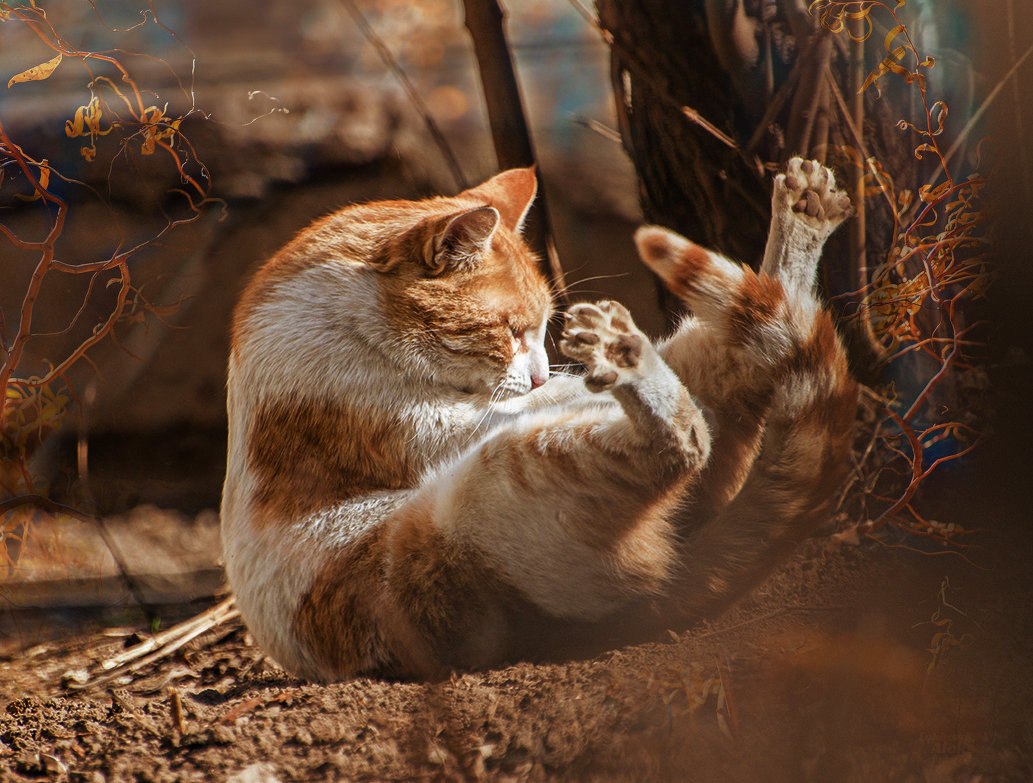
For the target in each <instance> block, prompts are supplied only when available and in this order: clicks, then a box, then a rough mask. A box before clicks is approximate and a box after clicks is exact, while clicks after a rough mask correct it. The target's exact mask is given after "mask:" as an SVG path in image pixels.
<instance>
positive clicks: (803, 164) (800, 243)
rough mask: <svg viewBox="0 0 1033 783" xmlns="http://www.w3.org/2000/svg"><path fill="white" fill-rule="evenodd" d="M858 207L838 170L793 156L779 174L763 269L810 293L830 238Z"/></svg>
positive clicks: (787, 283) (786, 284)
mask: <svg viewBox="0 0 1033 783" xmlns="http://www.w3.org/2000/svg"><path fill="white" fill-rule="evenodd" d="M852 211H853V210H852V209H851V206H850V198H849V197H848V196H847V194H846V193H844V192H843V191H842V190H839V189H838V188H837V187H836V177H835V175H833V173H832V172H831V171H830V170H829V169H828V168H826V167H825V166H823V165H821V164H820V163H818V162H817V161H814V160H804V159H803V158H792V159H791V160H790V161H789V163H788V164H786V170H785V173H784V174H779V175H778V176H777V177H775V187H774V192H773V193H772V197H771V229H770V231H769V233H768V243H767V247H766V248H765V250H764V262H763V263H762V264H761V268H760V269H761V272H763V273H765V274H767V275H770V276H772V277H777V278H779V279H780V280H781V281H782V282H783V283H784V284H785V286H786V288H787V289H788V290H789V291H791V292H792V291H800V292H803V293H809V292H810V291H811V289H812V287H813V285H814V279H815V275H816V270H817V268H818V260H819V258H820V257H821V248H822V246H823V245H824V244H825V240H826V239H828V237H829V235H830V234H831V233H832V232H833V231H835V230H836V228H837V227H838V226H839V224H840V223H842V222H843V221H844V220H846V219H847V218H848V217H849V216H850V214H851V212H852Z"/></svg>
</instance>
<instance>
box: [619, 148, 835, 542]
mask: <svg viewBox="0 0 1033 783" xmlns="http://www.w3.org/2000/svg"><path fill="white" fill-rule="evenodd" d="M849 212H850V203H849V199H848V198H847V197H846V195H845V194H844V193H843V192H842V191H839V190H837V189H836V183H835V177H834V176H833V175H832V172H831V171H829V170H828V169H826V168H825V167H824V166H821V165H820V164H818V163H816V162H814V161H804V160H801V159H800V158H794V159H793V160H791V161H790V162H789V164H788V166H787V169H786V172H785V173H784V174H780V175H778V176H777V177H776V178H775V184H774V188H773V195H772V216H771V227H770V233H769V237H768V245H767V250H766V253H765V259H764V262H763V264H762V267H761V272H760V274H756V273H754V272H753V271H752V270H750V269H749V268H748V267H746V266H744V265H741V264H738V263H735V262H733V261H731V260H729V259H727V258H725V257H723V256H722V255H720V254H719V253H715V252H713V251H711V250H707V249H706V248H703V247H701V246H699V245H696V244H695V243H693V242H691V241H689V240H688V239H685V238H684V237H681V236H679V235H678V234H675V233H674V232H672V231H669V230H667V229H664V228H660V227H657V226H645V227H643V228H641V229H639V231H638V232H637V233H636V237H635V239H636V244H637V245H638V249H639V253H640V255H641V256H642V259H643V260H644V261H645V262H646V264H647V265H648V266H650V267H651V268H652V269H653V270H654V271H655V272H656V273H657V274H658V275H659V276H660V277H661V279H663V280H664V282H665V283H666V285H667V286H668V288H670V289H671V291H672V292H674V293H675V294H677V295H678V296H679V297H680V298H682V299H683V300H684V301H685V302H686V304H687V305H688V306H689V308H690V309H691V311H692V315H690V316H687V317H686V318H685V319H684V320H683V322H682V324H681V325H680V327H679V329H678V330H677V332H676V333H675V334H674V335H673V336H672V337H670V338H669V339H668V340H666V341H664V342H663V343H661V344H660V346H659V350H660V352H661V353H662V355H663V356H664V358H665V360H666V361H667V362H668V364H669V365H670V366H671V367H672V368H673V369H674V370H675V372H676V373H677V374H678V376H679V377H680V378H681V379H682V380H683V381H684V383H685V385H686V386H687V387H688V388H689V389H691V390H692V393H693V394H694V395H696V397H697V398H698V399H699V400H700V402H701V403H702V404H703V405H704V406H706V407H707V409H708V412H709V414H710V421H711V423H712V425H713V429H714V436H715V438H714V444H713V449H712V457H711V463H710V464H709V465H708V467H707V469H706V473H705V475H704V477H703V478H702V479H701V482H700V485H701V489H700V492H699V493H698V495H697V503H696V512H697V513H696V521H698V522H701V521H703V520H704V519H705V518H706V517H707V516H708V515H709V514H710V513H711V512H712V511H714V510H716V509H719V508H720V507H721V506H723V505H724V504H725V503H727V502H728V501H730V500H731V499H732V498H733V497H734V496H735V493H736V492H737V491H738V489H739V487H740V486H741V484H742V481H743V480H745V477H746V474H747V472H748V470H749V468H750V466H751V465H752V462H753V459H754V458H755V456H756V453H757V449H758V448H759V444H760V435H761V432H762V428H763V423H764V420H765V417H766V416H767V411H768V408H769V406H770V404H771V400H772V395H773V393H774V391H775V387H776V380H777V378H778V368H779V367H781V366H782V365H784V363H785V362H786V360H787V357H788V356H790V355H791V353H792V352H793V350H794V349H795V347H796V346H799V345H801V344H803V343H804V342H805V341H806V340H807V339H808V336H809V334H810V329H811V326H812V323H813V319H814V316H815V313H817V312H818V310H820V305H819V303H818V302H817V300H816V299H815V297H814V293H813V289H814V280H815V277H816V272H817V267H818V262H819V260H820V257H821V250H822V247H823V245H824V242H825V240H826V239H827V238H828V236H829V235H830V234H831V233H832V232H833V231H834V230H835V228H836V227H837V226H838V225H839V224H840V223H841V222H842V221H843V220H844V219H845V217H846V216H847V215H848V214H849Z"/></svg>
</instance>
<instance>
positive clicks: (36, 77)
mask: <svg viewBox="0 0 1033 783" xmlns="http://www.w3.org/2000/svg"><path fill="white" fill-rule="evenodd" d="M63 58H64V55H63V54H60V53H58V55H57V57H54V58H52V59H50V60H47V61H46V62H45V63H40V64H39V65H36V66H33V67H32V68H29V70H27V71H22V72H21V73H19V74H17V75H16V76H12V77H11V80H10V81H9V82H7V89H11V85H12V84H18V83H19V82H38V81H42V80H43V79H47V78H49V77H50V74H52V73H53V72H54V70H55V69H56V68H57V66H59V65H60V64H61V60H62V59H63Z"/></svg>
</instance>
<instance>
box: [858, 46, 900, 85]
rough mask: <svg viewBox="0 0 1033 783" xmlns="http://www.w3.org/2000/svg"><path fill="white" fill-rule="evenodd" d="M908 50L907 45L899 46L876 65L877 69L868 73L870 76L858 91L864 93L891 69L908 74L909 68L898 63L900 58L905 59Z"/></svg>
mask: <svg viewBox="0 0 1033 783" xmlns="http://www.w3.org/2000/svg"><path fill="white" fill-rule="evenodd" d="M906 52H907V47H904V46H898V47H897V48H896V49H894V50H893V51H892V52H890V53H889V55H888V56H887V57H886V59H885V60H883V61H882V62H881V63H879V64H878V66H876V68H875V70H874V71H872V72H871V73H870V74H868V78H867V79H865V80H864V84H862V85H861V89H860V90H858V91H857V92H858V93H862V92H864V91H865V90H867V89H868V88H869V87H871V86H872V85H873V84H874V83H875V82H877V81H878V80H879V77H881V76H884V75H886V73H888V72H889V71H893V72H894V73H898V74H901V75H903V74H906V73H908V70H907V69H906V68H904V67H903V66H901V65H898V63H899V62H900V60H902V59H903V57H904V54H905V53H906Z"/></svg>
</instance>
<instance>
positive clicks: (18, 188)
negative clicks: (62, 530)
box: [0, 0, 213, 567]
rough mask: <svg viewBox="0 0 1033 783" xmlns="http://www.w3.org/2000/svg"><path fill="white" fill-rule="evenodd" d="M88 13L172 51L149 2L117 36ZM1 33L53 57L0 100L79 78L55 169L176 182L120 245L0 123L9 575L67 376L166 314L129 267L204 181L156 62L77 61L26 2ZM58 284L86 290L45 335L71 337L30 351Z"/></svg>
mask: <svg viewBox="0 0 1033 783" xmlns="http://www.w3.org/2000/svg"><path fill="white" fill-rule="evenodd" d="M92 5H93V4H92V3H91V6H92ZM93 11H94V13H95V15H96V19H97V24H99V25H100V26H101V27H103V28H104V29H105V31H106V32H107V33H110V34H111V35H113V36H117V35H121V34H124V33H127V32H131V31H133V30H136V29H137V28H139V27H142V26H144V25H155V26H157V27H159V28H160V29H161V30H162V31H163V32H164V34H166V35H167V36H169V38H170V39H171V40H172V41H174V42H175V43H176V44H177V45H179V46H183V44H182V42H181V41H180V40H179V38H178V37H177V36H176V34H175V33H174V32H173V31H172V30H171V29H170V28H168V27H167V26H165V24H164V23H163V22H162V21H161V19H160V18H159V16H158V13H157V11H156V9H155V7H154V5H153V3H149V4H148V7H147V8H145V9H144V10H142V11H141V14H140V16H141V21H139V22H138V23H137V24H136V25H134V26H132V27H130V28H128V29H115V28H113V27H110V26H108V25H107V24H106V23H105V22H104V20H103V18H102V16H101V14H100V12H99V11H98V10H97V8H96V6H93ZM0 25H5V26H9V27H8V29H6V30H4V31H3V32H4V33H9V34H10V35H11V38H12V39H14V38H16V39H17V40H19V41H35V42H36V44H35V45H36V46H38V43H39V42H42V44H43V45H44V46H45V47H46V48H47V49H48V50H49V51H50V52H52V54H53V56H52V57H51V58H50V59H48V60H47V61H45V62H43V63H41V64H39V65H36V66H33V67H30V68H27V69H26V70H24V71H22V72H21V73H18V74H16V75H14V76H12V77H11V78H10V80H9V81H8V82H7V87H6V88H7V89H8V90H12V91H14V90H19V89H23V88H22V87H21V86H20V85H24V84H26V83H29V82H40V81H43V80H46V79H49V78H50V77H51V76H52V75H53V74H54V73H55V72H56V71H58V70H59V69H61V70H62V71H67V70H68V69H69V67H70V66H72V65H73V64H74V65H75V66H78V67H80V68H81V69H82V70H83V71H84V72H85V76H86V87H85V89H86V96H85V100H84V101H83V102H82V105H80V106H79V107H78V108H76V109H71V107H69V112H68V113H69V117H68V119H67V121H66V122H65V123H64V128H63V131H64V135H65V137H67V139H68V140H69V142H70V143H72V144H75V145H77V146H78V148H79V149H78V150H77V152H78V156H79V157H80V158H81V160H80V161H79V163H78V165H76V164H74V163H67V164H65V166H64V168H65V171H72V172H73V173H74V172H78V171H79V170H80V169H85V168H87V167H91V166H92V167H98V170H100V171H104V170H105V169H106V171H107V176H108V177H109V184H110V181H111V180H110V177H111V174H112V172H114V171H115V170H116V166H124V167H126V170H127V171H129V172H130V176H133V177H136V178H140V177H143V176H145V175H144V174H142V173H140V172H141V167H140V165H139V161H140V158H141V156H146V157H148V158H151V159H159V160H160V161H162V162H163V164H164V165H166V166H168V167H171V168H170V174H171V176H172V177H173V180H174V182H175V183H176V184H175V186H174V187H171V188H170V189H169V190H168V192H167V193H166V194H165V197H164V202H165V204H166V207H165V209H164V214H163V219H164V225H163V226H161V227H160V228H159V229H158V230H157V231H156V232H154V233H153V234H151V235H149V236H148V237H147V238H145V239H142V240H141V239H139V238H134V239H132V240H130V239H129V238H128V237H129V235H130V231H128V230H125V229H124V228H123V227H122V226H121V225H120V223H119V217H118V215H117V214H116V212H115V210H114V209H113V208H112V207H111V206H110V204H109V202H108V200H107V199H105V197H104V196H103V195H101V193H100V192H99V191H98V190H97V189H96V188H94V187H92V186H90V185H88V184H87V183H86V182H83V181H81V180H80V179H77V178H76V177H74V176H71V174H68V173H65V171H62V170H59V169H58V168H57V167H56V166H55V165H54V164H52V163H51V162H50V161H49V160H48V158H46V157H44V156H43V153H42V152H41V151H40V150H36V149H34V148H33V146H34V145H33V140H32V139H29V140H19V139H16V138H15V136H16V132H15V131H14V130H13V127H14V124H16V123H10V122H7V120H8V118H7V117H4V116H2V115H0V243H2V244H3V245H6V249H5V250H3V251H0V253H2V254H3V255H4V256H5V257H6V258H9V259H11V260H8V261H5V264H25V265H27V266H29V267H31V272H30V273H28V274H27V275H21V276H19V275H18V274H16V273H12V274H10V275H8V276H7V279H18V280H23V279H24V280H25V281H26V282H24V287H23V288H19V290H18V291H10V290H8V291H4V297H3V300H2V301H0V388H2V389H3V397H2V398H0V460H2V461H0V541H2V543H3V544H4V545H3V546H0V565H6V566H8V567H11V566H14V565H15V564H16V560H17V553H18V552H20V551H21V548H22V545H23V544H24V542H25V539H26V538H27V536H28V535H29V534H30V532H31V529H32V522H33V518H34V517H33V514H34V512H35V510H36V509H37V507H39V506H40V501H41V500H43V501H46V500H47V493H48V490H49V487H48V486H47V479H46V477H45V476H43V475H40V472H39V471H37V470H36V469H35V468H34V466H33V463H32V456H33V453H34V452H35V451H36V450H37V449H38V448H39V446H40V445H41V444H42V443H43V441H44V439H45V438H46V437H47V436H48V435H49V434H51V433H53V432H55V431H57V430H59V429H61V428H62V427H65V426H68V425H69V424H70V423H71V422H74V420H75V419H76V418H79V417H81V416H82V415H83V405H82V402H81V395H80V393H79V392H78V391H77V389H76V386H75V382H74V381H73V380H72V379H71V378H70V372H71V371H72V370H73V368H75V367H76V366H77V365H79V364H80V363H82V362H86V363H90V364H92V362H91V360H90V357H89V353H90V351H91V349H93V348H94V347H95V346H97V345H98V344H99V343H101V342H103V341H105V340H110V341H114V342H115V344H116V345H118V335H117V332H116V326H118V325H119V324H123V323H126V322H128V321H134V322H138V321H139V320H140V319H141V318H143V317H145V316H146V315H147V314H150V315H152V316H154V317H158V318H160V317H161V316H162V315H163V314H166V313H168V308H167V307H165V308H163V307H161V306H159V305H157V304H152V303H150V302H149V301H148V300H147V299H146V298H145V297H144V296H143V295H142V294H141V293H140V290H139V289H138V288H137V287H136V286H134V284H133V279H132V272H133V268H132V267H133V265H132V262H133V260H134V258H135V257H136V256H137V255H138V254H139V253H140V252H141V251H143V250H145V249H146V248H149V247H152V246H154V245H155V244H156V243H158V242H159V241H162V240H163V238H164V237H165V236H166V235H167V234H168V233H169V232H170V231H172V230H173V229H175V228H176V227H178V226H181V225H183V224H186V223H190V222H193V221H195V220H197V219H198V218H199V217H200V216H201V214H202V213H203V212H204V210H205V208H206V206H208V205H209V204H211V203H212V201H213V199H212V198H211V196H210V187H211V183H210V178H209V175H208V171H207V169H206V167H205V165H204V163H203V162H202V161H201V160H199V158H198V156H197V154H196V151H195V149H194V147H193V146H192V145H191V143H190V141H189V140H188V139H187V137H186V136H185V135H184V134H183V131H182V127H181V125H182V123H183V122H184V120H185V119H186V118H187V117H189V116H191V115H195V114H200V112H199V111H198V110H197V109H196V108H195V106H194V100H193V89H192V85H189V84H187V85H185V84H184V83H183V82H182V81H180V80H179V78H178V77H177V76H176V74H175V72H174V70H173V68H172V66H171V65H169V64H168V63H167V61H165V60H162V59H160V58H158V57H155V56H153V55H150V54H143V55H134V54H133V53H130V52H126V51H124V50H122V49H114V48H113V49H111V50H108V51H104V52H100V51H92V50H91V51H87V50H84V49H82V48H80V47H78V46H76V45H75V44H73V43H72V42H71V41H69V40H68V39H67V38H66V37H64V36H63V35H62V33H61V32H59V30H58V29H57V27H55V25H54V24H53V23H52V22H51V19H50V17H49V16H48V13H47V10H46V9H45V8H44V7H43V6H42V5H41V4H39V3H37V2H36V0H29V2H0ZM11 28H17V29H11ZM9 40H10V39H9ZM183 48H184V49H186V47H185V46H184V47H183ZM186 51H187V52H188V53H189V50H188V49H187V50H186ZM131 56H137V57H143V58H144V59H146V60H148V61H149V62H157V63H159V64H162V65H164V66H166V67H167V68H168V71H169V73H170V74H171V77H172V79H173V81H174V82H175V84H176V85H177V86H178V93H179V96H180V102H181V103H183V104H184V105H185V106H186V107H187V108H186V109H185V110H183V111H182V112H179V113H176V112H174V111H171V110H170V109H169V106H168V104H165V105H163V106H158V105H155V104H154V103H152V102H151V100H153V99H152V98H150V97H149V96H153V95H156V93H153V92H150V91H148V90H145V89H144V88H143V87H141V86H140V84H138V82H137V80H136V78H134V75H133V71H132V70H131V69H130V68H129V67H127V66H126V65H125V62H128V61H129V58H130V57H131ZM55 100H56V98H55ZM59 156H61V151H60V150H57V151H51V157H59ZM69 157H70V158H71V159H72V160H74V158H75V153H73V154H72V155H71V156H65V159H66V160H67V159H68V158H69ZM69 194H72V195H71V196H69ZM91 200H92V201H95V202H96V203H99V204H100V205H102V207H103V208H104V210H105V214H106V216H107V221H106V225H105V228H108V227H110V228H112V229H114V231H115V233H116V235H117V240H116V241H115V242H113V243H112V245H113V249H111V250H110V251H109V252H106V253H104V254H97V255H92V256H87V257H85V258H84V257H82V256H83V251H82V249H81V248H80V247H79V246H78V244H73V242H72V240H71V239H69V238H68V237H66V236H65V234H66V229H67V227H68V224H69V217H70V214H71V212H72V211H74V210H75V209H77V208H78V206H77V205H79V204H81V203H84V202H86V201H91ZM30 213H31V214H30ZM97 231H98V233H99V232H100V227H99V226H98V227H97ZM24 271H26V272H28V270H27V269H26V270H24ZM62 276H76V277H82V278H85V279H86V280H87V281H88V282H87V284H86V285H85V286H84V288H85V294H84V295H82V297H81V298H80V299H78V300H76V301H71V302H65V303H64V306H65V307H67V313H68V318H67V322H66V323H67V325H66V326H65V328H64V329H63V330H61V331H60V332H56V334H66V335H67V334H73V335H76V337H75V339H74V340H72V341H71V342H72V345H71V347H68V348H66V349H64V350H62V351H61V353H60V354H59V355H56V356H55V355H49V356H48V355H46V353H45V351H41V350H36V351H34V350H32V349H33V348H34V344H38V343H40V340H42V339H44V338H46V337H52V336H53V335H54V334H55V332H49V333H45V332H44V331H42V329H41V327H40V326H39V323H40V322H41V320H45V319H43V318H41V315H40V312H39V304H40V299H41V295H42V294H43V293H44V291H45V289H46V287H47V286H49V285H60V281H59V280H55V278H60V277H62ZM12 311H13V312H12ZM98 312H99V313H100V315H99V316H98V315H97V313H98ZM90 319H94V322H93V323H90V322H89V321H90ZM41 356H45V357H46V358H41ZM43 505H47V504H46V503H44V504H43ZM68 511H69V512H72V513H74V511H75V510H74V509H68Z"/></svg>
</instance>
